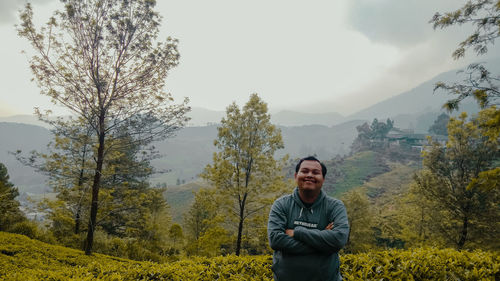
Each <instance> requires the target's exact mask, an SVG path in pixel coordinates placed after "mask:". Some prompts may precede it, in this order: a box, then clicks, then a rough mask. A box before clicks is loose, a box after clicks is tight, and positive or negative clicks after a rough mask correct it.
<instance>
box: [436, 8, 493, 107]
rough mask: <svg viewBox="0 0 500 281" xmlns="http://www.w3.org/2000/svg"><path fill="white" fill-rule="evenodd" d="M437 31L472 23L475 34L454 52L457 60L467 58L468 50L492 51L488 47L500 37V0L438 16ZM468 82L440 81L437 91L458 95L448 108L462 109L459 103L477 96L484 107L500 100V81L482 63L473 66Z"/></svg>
mask: <svg viewBox="0 0 500 281" xmlns="http://www.w3.org/2000/svg"><path fill="white" fill-rule="evenodd" d="M430 22H431V23H433V25H434V28H435V29H436V28H441V29H443V28H447V27H450V26H454V25H463V24H470V25H472V26H474V27H475V30H474V32H473V33H472V34H471V35H469V36H468V37H467V38H466V39H465V40H464V41H462V42H461V43H460V44H459V46H458V48H457V49H456V50H455V51H454V52H453V57H454V58H455V59H459V58H462V57H464V56H465V51H466V50H467V49H469V48H473V49H474V51H475V53H476V54H477V55H483V54H485V53H487V52H488V45H490V44H494V43H495V40H496V39H497V38H498V37H499V36H500V1H498V0H471V1H467V2H466V3H465V5H464V6H462V7H461V8H460V9H458V10H456V11H453V12H448V13H445V14H441V13H439V12H438V13H436V14H435V15H434V17H433V18H432V19H431V21H430ZM465 72H466V75H467V79H466V80H465V81H463V83H454V84H452V85H448V84H446V83H443V82H438V83H437V84H436V87H435V89H434V91H436V90H438V89H443V90H445V91H447V92H449V93H452V94H455V96H456V97H455V98H454V99H451V100H449V101H448V102H447V103H446V104H445V105H444V107H445V108H447V109H449V110H456V109H458V106H459V103H460V102H461V101H462V100H463V99H465V98H467V97H473V98H474V99H476V100H477V102H478V103H479V105H480V106H481V107H482V108H487V107H489V106H490V105H491V104H492V103H493V104H494V103H495V102H496V101H497V100H498V98H500V91H499V90H498V82H499V81H500V78H499V77H498V75H497V76H495V75H492V74H491V73H490V72H489V71H488V70H487V69H486V67H484V66H483V65H482V64H471V65H469V66H468V67H467V70H466V71H465Z"/></svg>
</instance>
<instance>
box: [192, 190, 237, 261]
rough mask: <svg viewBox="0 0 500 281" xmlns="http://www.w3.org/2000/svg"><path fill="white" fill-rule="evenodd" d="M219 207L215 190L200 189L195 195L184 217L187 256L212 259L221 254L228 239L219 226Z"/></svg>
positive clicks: (221, 218)
mask: <svg viewBox="0 0 500 281" xmlns="http://www.w3.org/2000/svg"><path fill="white" fill-rule="evenodd" d="M219 205H220V198H219V197H218V196H217V195H216V190H215V189H207V188H201V189H200V190H198V192H196V193H195V195H194V202H193V204H192V205H191V207H190V208H189V211H188V212H187V214H186V215H185V216H184V229H185V230H186V234H187V242H188V243H187V246H186V253H187V254H188V255H190V256H193V255H197V256H209V257H213V256H217V255H220V254H223V249H224V246H225V245H227V244H228V243H229V242H230V239H229V237H228V233H227V231H226V230H225V229H224V228H223V227H222V226H221V223H222V222H223V221H224V218H223V215H222V214H223V212H222V211H223V210H222V209H221V208H219ZM225 254H226V253H225Z"/></svg>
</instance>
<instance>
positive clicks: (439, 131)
mask: <svg viewBox="0 0 500 281" xmlns="http://www.w3.org/2000/svg"><path fill="white" fill-rule="evenodd" d="M449 120H450V116H449V115H448V114H446V113H442V114H441V115H439V116H438V117H437V119H436V120H434V124H432V126H430V127H429V133H433V134H436V135H442V136H447V135H448V129H447V128H446V126H447V125H448V121H449Z"/></svg>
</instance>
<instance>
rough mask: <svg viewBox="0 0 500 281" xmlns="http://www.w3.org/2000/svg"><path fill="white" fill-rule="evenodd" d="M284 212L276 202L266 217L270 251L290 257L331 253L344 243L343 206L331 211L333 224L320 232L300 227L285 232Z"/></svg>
mask: <svg viewBox="0 0 500 281" xmlns="http://www.w3.org/2000/svg"><path fill="white" fill-rule="evenodd" d="M284 210H285V208H284V206H282V205H281V204H280V202H275V204H273V207H272V208H271V213H270V214H269V223H268V235H269V243H270V246H271V248H272V249H273V250H279V251H282V252H284V253H290V254H311V253H334V252H338V251H339V250H340V249H341V248H342V247H343V246H344V245H345V244H346V243H347V237H348V234H349V225H348V222H347V213H346V211H345V207H344V205H343V204H339V205H338V206H336V207H335V208H334V210H333V212H332V217H331V218H330V219H331V221H332V222H331V223H330V224H328V225H327V226H326V228H325V229H323V230H320V229H309V228H306V227H303V226H297V227H295V228H294V229H287V228H286V221H287V219H286V212H285V211H284Z"/></svg>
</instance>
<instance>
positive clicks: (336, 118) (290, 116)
mask: <svg viewBox="0 0 500 281" xmlns="http://www.w3.org/2000/svg"><path fill="white" fill-rule="evenodd" d="M344 119H345V118H344V116H342V115H340V114H339V113H336V112H329V113H303V112H297V111H290V110H283V111H279V112H277V113H274V114H271V122H272V123H273V124H277V125H281V126H304V125H324V126H332V125H335V124H339V123H340V122H342V121H344Z"/></svg>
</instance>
